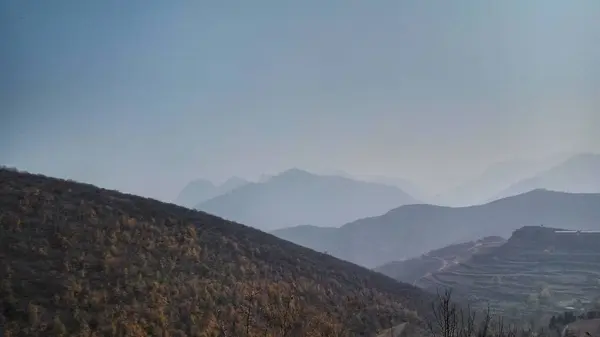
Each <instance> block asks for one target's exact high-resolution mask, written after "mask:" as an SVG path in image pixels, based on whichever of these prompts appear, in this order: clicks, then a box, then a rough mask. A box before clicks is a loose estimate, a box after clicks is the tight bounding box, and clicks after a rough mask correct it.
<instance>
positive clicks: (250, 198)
mask: <svg viewBox="0 0 600 337" xmlns="http://www.w3.org/2000/svg"><path fill="white" fill-rule="evenodd" d="M410 203H417V201H416V200H414V199H413V198H412V197H410V196H409V195H408V194H406V193H404V192H403V191H402V190H400V189H398V188H396V187H392V186H387V185H382V184H376V183H368V182H362V181H356V180H351V179H348V178H343V177H338V176H321V175H316V174H312V173H309V172H306V171H302V170H298V169H291V170H288V171H285V172H283V173H281V174H279V175H277V176H275V177H272V178H271V179H269V180H268V181H266V182H264V183H254V184H248V185H246V186H242V187H240V188H238V189H236V190H235V191H232V192H231V193H228V194H226V195H222V196H219V197H216V198H214V199H211V200H208V201H206V202H204V203H201V204H199V205H198V206H196V208H197V209H199V210H202V211H205V212H208V213H212V214H216V215H218V216H222V217H224V218H227V219H230V220H233V221H238V222H241V223H244V224H247V225H250V226H253V227H256V228H259V229H261V230H265V231H268V230H274V229H278V228H283V227H289V226H295V225H317V226H341V225H343V224H344V223H347V222H349V221H352V220H356V219H359V218H364V217H366V216H373V215H380V214H383V213H385V212H387V211H389V210H390V209H392V208H395V207H398V206H400V205H404V204H410Z"/></svg>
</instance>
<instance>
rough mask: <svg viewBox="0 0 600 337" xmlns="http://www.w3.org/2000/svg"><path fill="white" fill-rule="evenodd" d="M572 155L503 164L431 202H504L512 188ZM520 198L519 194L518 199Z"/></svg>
mask: <svg viewBox="0 0 600 337" xmlns="http://www.w3.org/2000/svg"><path fill="white" fill-rule="evenodd" d="M572 155H573V154H571V153H559V154H556V155H553V156H549V157H546V158H543V159H530V158H528V159H514V160H507V161H503V162H499V163H496V164H493V165H491V166H490V167H488V168H487V169H486V170H485V171H484V172H483V173H481V174H480V175H479V176H477V177H475V178H474V179H472V180H469V181H467V182H465V183H462V184H460V185H458V186H457V187H455V188H453V189H451V190H449V191H446V192H444V193H441V194H439V195H437V196H435V197H433V198H430V199H428V200H430V201H431V203H433V204H437V205H445V206H454V207H463V206H472V205H479V204H484V203H486V202H490V201H493V200H497V199H501V198H500V197H498V193H500V192H501V191H502V190H504V189H506V188H507V187H508V186H511V185H512V184H514V183H515V182H517V181H520V180H522V179H524V178H527V177H531V176H533V175H535V174H537V173H539V172H542V171H544V170H547V169H548V168H549V167H552V166H554V165H556V164H558V163H560V162H562V161H564V160H565V159H566V158H568V157H570V156H572ZM523 192H527V191H523ZM516 194H519V193H515V194H514V195H516ZM506 196H508V195H506Z"/></svg>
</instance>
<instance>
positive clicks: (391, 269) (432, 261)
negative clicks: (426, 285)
mask: <svg viewBox="0 0 600 337" xmlns="http://www.w3.org/2000/svg"><path fill="white" fill-rule="evenodd" d="M504 242H506V240H505V239H503V238H501V237H497V236H489V237H485V238H483V239H481V240H476V241H469V242H464V243H458V244H455V245H450V246H446V247H444V248H440V249H436V250H432V251H430V252H428V253H427V254H423V255H421V256H419V257H415V258H412V259H407V260H403V261H394V262H389V263H386V264H384V265H382V266H379V267H377V268H375V269H373V270H374V271H376V272H378V273H382V274H384V275H387V276H389V277H391V278H393V279H396V280H399V281H402V282H406V283H409V284H413V285H414V284H416V283H417V282H418V281H419V280H420V279H421V278H423V277H425V276H428V275H430V274H432V273H437V272H440V271H442V270H445V269H447V268H449V267H451V266H454V265H456V264H457V263H461V262H464V261H467V260H468V259H470V258H471V256H473V255H475V254H481V253H482V252H485V251H488V250H490V249H494V248H495V247H498V246H499V245H501V244H503V243H504Z"/></svg>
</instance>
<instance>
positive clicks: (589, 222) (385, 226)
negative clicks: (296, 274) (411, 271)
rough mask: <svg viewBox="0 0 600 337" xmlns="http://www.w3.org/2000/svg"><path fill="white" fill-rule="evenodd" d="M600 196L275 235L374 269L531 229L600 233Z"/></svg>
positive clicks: (538, 193) (550, 196)
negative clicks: (534, 226)
mask: <svg viewBox="0 0 600 337" xmlns="http://www.w3.org/2000/svg"><path fill="white" fill-rule="evenodd" d="M598 218H600V194H590V193H565V192H555V191H548V190H542V189H538V190H534V191H530V192H528V193H524V194H521V195H517V196H513V197H508V198H504V199H501V200H495V201H493V202H490V203H487V204H484V205H475V206H465V207H448V206H438V205H426V204H417V205H405V206H400V207H398V208H395V209H393V210H391V211H389V212H387V213H385V214H383V215H381V216H375V217H369V218H363V219H359V220H356V221H353V222H350V223H347V224H345V225H343V226H341V227H339V228H337V230H334V231H331V230H328V231H325V230H323V229H321V228H318V227H302V228H300V229H298V228H294V229H293V230H290V229H281V230H277V231H273V232H272V233H273V234H274V235H277V236H278V237H280V238H283V239H286V240H290V241H293V242H296V243H298V244H301V245H306V246H307V247H311V248H313V249H315V250H318V251H328V252H330V253H331V254H332V255H334V256H337V257H339V258H342V259H345V260H348V261H352V262H355V263H358V264H360V265H364V266H367V267H369V268H374V267H377V266H379V265H382V264H384V263H386V262H391V261H397V260H402V259H406V258H410V257H415V256H419V255H421V254H424V253H427V252H428V251H430V250H433V249H436V248H439V247H443V246H447V245H450V244H455V243H460V242H465V241H471V240H477V239H479V238H481V237H485V236H502V237H506V236H509V235H511V233H512V231H513V230H515V229H517V228H520V227H521V226H523V225H526V224H546V225H548V226H550V225H562V224H567V225H568V226H569V228H579V227H590V228H591V229H594V228H596V229H600V223H598V221H597V219H598Z"/></svg>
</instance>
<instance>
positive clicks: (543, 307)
mask: <svg viewBox="0 0 600 337" xmlns="http://www.w3.org/2000/svg"><path fill="white" fill-rule="evenodd" d="M598 242H600V232H595V233H586V232H577V231H569V232H562V231H560V230H558V229H555V228H549V227H540V226H525V227H523V228H520V229H518V230H516V231H515V232H514V233H513V234H512V236H511V237H510V239H509V240H508V241H507V242H506V243H504V244H503V245H500V246H498V247H496V248H493V249H490V250H488V251H487V252H485V253H481V254H475V255H473V256H472V257H471V258H470V259H469V260H467V261H464V262H461V263H459V264H454V265H451V266H449V267H448V268H445V269H443V270H441V271H438V272H433V273H431V274H430V275H428V276H426V277H423V278H421V279H419V280H418V281H417V282H416V284H417V285H418V286H420V287H423V288H425V289H430V290H435V289H439V288H444V287H451V288H452V289H453V291H454V293H455V295H457V296H459V297H462V298H467V299H469V300H470V302H471V303H472V304H473V305H474V306H476V307H477V306H478V307H486V306H487V305H488V304H489V305H490V306H491V307H492V309H499V310H502V311H503V312H504V313H505V315H506V316H513V317H517V318H521V319H522V318H523V317H525V316H526V315H528V314H529V315H534V316H539V315H540V313H544V314H560V313H562V312H564V311H567V310H577V311H579V310H581V311H585V310H590V308H593V307H594V305H597V304H600V245H599V244H598ZM594 302H596V303H594Z"/></svg>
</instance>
